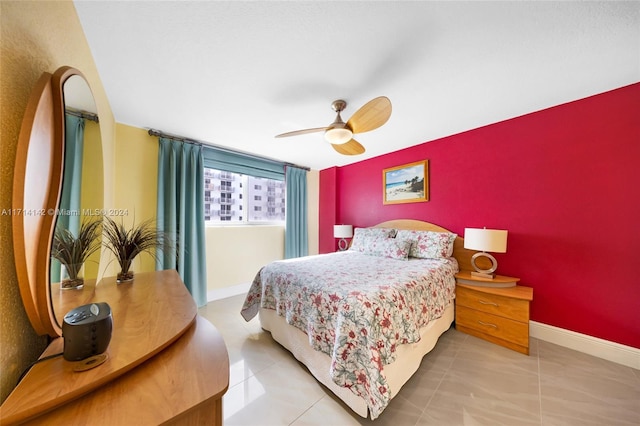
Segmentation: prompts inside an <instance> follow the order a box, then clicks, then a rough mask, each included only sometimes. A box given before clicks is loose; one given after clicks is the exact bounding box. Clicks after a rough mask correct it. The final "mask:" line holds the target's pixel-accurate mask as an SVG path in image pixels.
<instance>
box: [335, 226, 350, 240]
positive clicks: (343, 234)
mask: <svg viewBox="0 0 640 426" xmlns="http://www.w3.org/2000/svg"><path fill="white" fill-rule="evenodd" d="M351 237H353V225H333V238H351Z"/></svg>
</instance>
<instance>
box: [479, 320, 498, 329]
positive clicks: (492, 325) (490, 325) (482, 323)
mask: <svg viewBox="0 0 640 426" xmlns="http://www.w3.org/2000/svg"><path fill="white" fill-rule="evenodd" d="M478 324H480V325H486V326H488V327H493V328H498V326H497V325H495V324H491V323H490V322H482V321H478Z"/></svg>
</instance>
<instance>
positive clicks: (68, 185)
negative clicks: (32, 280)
mask: <svg viewBox="0 0 640 426" xmlns="http://www.w3.org/2000/svg"><path fill="white" fill-rule="evenodd" d="M57 79H59V81H60V83H59V85H60V86H61V87H62V94H63V96H62V101H63V108H64V109H63V111H64V166H63V170H62V187H61V190H60V200H59V202H58V206H57V211H56V213H57V214H56V220H55V228H54V233H53V241H52V245H51V262H50V275H49V280H50V285H51V288H50V295H51V298H52V304H53V307H52V309H53V311H54V318H55V320H56V322H57V325H58V327H60V326H61V324H62V318H63V317H64V314H65V312H57V311H55V306H61V304H62V303H63V299H64V297H65V296H64V290H72V291H74V290H75V291H77V290H80V289H82V288H83V287H84V283H85V282H87V283H95V282H96V280H97V277H98V271H99V259H100V250H99V249H100V242H101V239H100V231H101V227H100V222H101V220H102V216H101V211H102V207H103V188H104V184H103V176H104V175H103V161H102V138H101V135H100V125H99V119H98V111H97V108H96V104H95V101H94V98H93V94H92V93H91V89H90V88H89V84H88V83H87V81H86V80H85V78H84V76H83V75H82V74H81V73H80V72H79V71H78V70H75V69H73V68H66V67H65V68H61V69H60V70H58V71H57V72H56V73H54V81H55V80H57ZM71 245H75V247H73V246H71ZM78 248H80V250H78ZM81 252H82V253H81ZM61 261H62V262H61ZM56 299H57V300H56Z"/></svg>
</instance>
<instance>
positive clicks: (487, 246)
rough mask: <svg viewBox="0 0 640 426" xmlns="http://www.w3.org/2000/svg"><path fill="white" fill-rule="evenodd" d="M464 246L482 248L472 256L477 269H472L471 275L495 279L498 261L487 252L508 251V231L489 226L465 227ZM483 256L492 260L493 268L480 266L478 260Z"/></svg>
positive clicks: (472, 264) (472, 263)
mask: <svg viewBox="0 0 640 426" xmlns="http://www.w3.org/2000/svg"><path fill="white" fill-rule="evenodd" d="M464 248H466V249H470V250H480V252H478V253H476V254H474V255H473V256H472V257H471V266H473V267H474V269H475V271H471V275H473V276H475V277H481V278H488V279H493V278H494V277H495V274H494V272H495V271H496V269H498V261H497V260H496V258H495V257H493V256H492V255H491V254H489V253H487V252H494V253H506V252H507V231H503V230H500V229H487V228H483V229H479V228H465V229H464ZM481 257H486V258H487V259H489V260H490V261H491V268H489V269H481V268H480V267H478V265H477V264H476V260H478V258H481Z"/></svg>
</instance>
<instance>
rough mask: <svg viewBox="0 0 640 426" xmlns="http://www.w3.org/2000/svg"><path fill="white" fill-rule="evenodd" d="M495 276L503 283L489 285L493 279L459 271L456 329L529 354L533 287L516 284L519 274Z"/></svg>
mask: <svg viewBox="0 0 640 426" xmlns="http://www.w3.org/2000/svg"><path fill="white" fill-rule="evenodd" d="M495 280H496V281H497V284H498V285H503V287H487V284H488V283H490V282H491V280H487V279H486V278H477V277H474V276H472V275H471V274H470V273H469V272H468V271H461V272H459V273H457V274H456V281H457V284H456V329H457V330H459V331H462V332H463V333H467V334H471V335H472V336H476V337H479V338H481V339H484V340H487V341H489V342H492V343H496V344H498V345H501V346H504V347H506V348H509V349H513V350H514V351H518V352H521V353H523V354H526V355H529V305H530V303H531V301H532V300H533V289H532V288H531V287H525V286H520V285H516V284H515V283H517V282H518V281H520V280H519V279H518V278H513V277H505V276H500V275H497V276H496V278H495ZM475 284H477V285H475ZM504 285H508V287H504Z"/></svg>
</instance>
